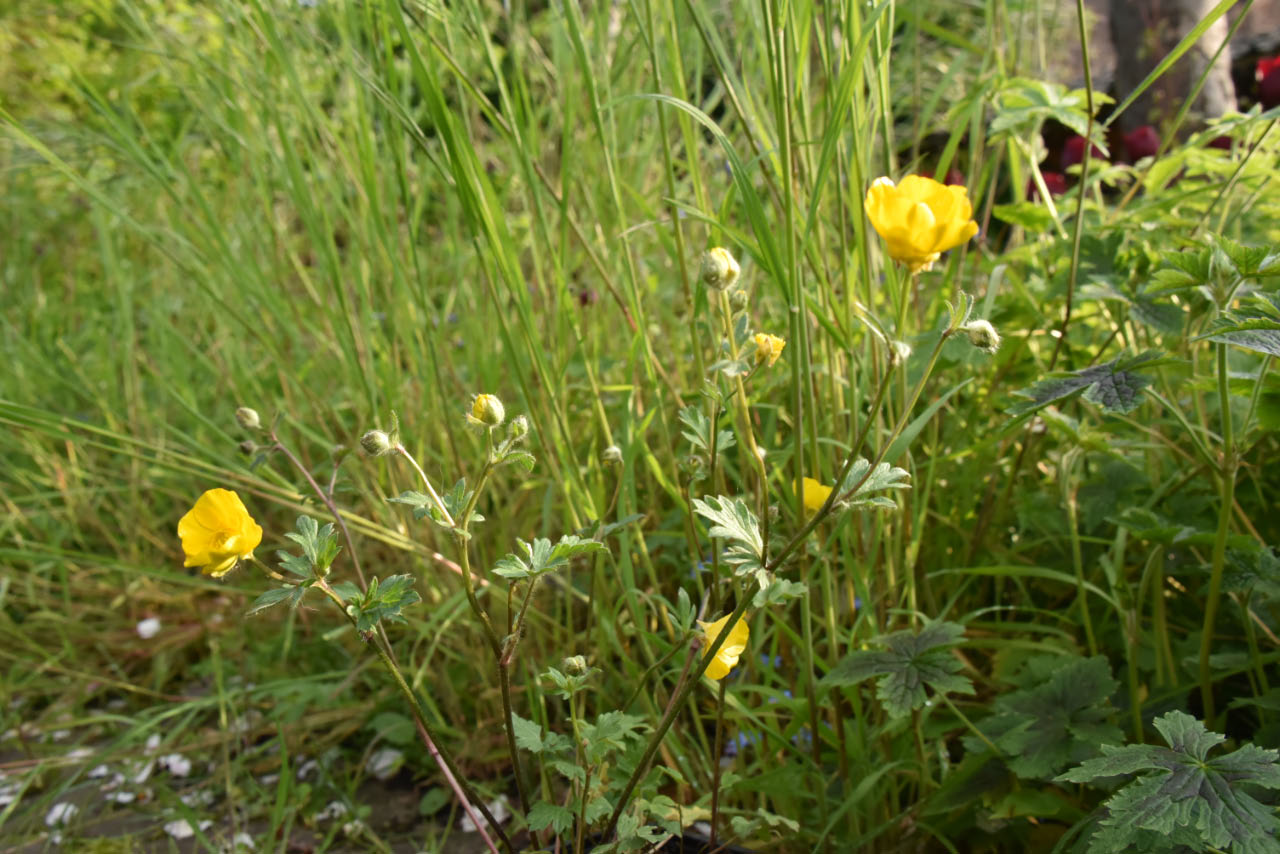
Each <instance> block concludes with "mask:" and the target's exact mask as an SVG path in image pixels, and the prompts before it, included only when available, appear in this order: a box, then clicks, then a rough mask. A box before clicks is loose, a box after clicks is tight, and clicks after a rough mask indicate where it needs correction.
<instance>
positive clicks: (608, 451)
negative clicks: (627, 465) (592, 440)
mask: <svg viewBox="0 0 1280 854" xmlns="http://www.w3.org/2000/svg"><path fill="white" fill-rule="evenodd" d="M600 462H602V463H620V462H622V449H621V448H619V447H618V446H617V445H610V446H609V447H607V448H605V449H604V450H603V451H601V452H600Z"/></svg>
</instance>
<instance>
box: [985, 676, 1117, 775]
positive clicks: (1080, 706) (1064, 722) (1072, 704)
mask: <svg viewBox="0 0 1280 854" xmlns="http://www.w3.org/2000/svg"><path fill="white" fill-rule="evenodd" d="M1023 674H1024V675H1023V677H1022V678H1023V682H1024V687H1023V688H1021V689H1020V690H1016V691H1012V692H1010V693H1008V694H1004V695H1001V696H1000V697H998V698H997V699H996V701H995V704H994V712H995V713H994V714H993V715H992V716H991V717H989V718H987V719H985V720H984V721H982V722H981V723H980V724H979V725H978V726H979V729H981V730H982V732H983V733H984V734H985V735H986V736H987V738H988V739H989V740H990V741H991V742H993V743H994V744H995V745H996V746H997V747H998V748H1000V750H1001V751H1002V752H1003V753H1004V754H1005V755H1006V756H1007V757H1008V759H1007V764H1008V766H1009V768H1010V769H1011V770H1012V771H1013V772H1014V773H1015V774H1017V775H1018V776H1020V777H1025V778H1032V779H1045V778H1048V777H1051V776H1053V775H1054V774H1057V773H1058V772H1060V771H1061V770H1062V769H1063V768H1065V767H1066V766H1068V765H1072V764H1077V763H1079V762H1082V761H1084V760H1086V759H1088V758H1090V757H1092V756H1096V755H1097V753H1098V750H1099V748H1100V746H1101V745H1103V744H1117V743H1119V742H1120V741H1121V739H1122V737H1123V734H1122V733H1121V731H1120V728H1119V727H1117V726H1116V725H1115V724H1113V723H1112V722H1111V720H1110V718H1111V716H1112V715H1113V710H1112V709H1111V707H1110V704H1109V702H1108V700H1109V698H1110V697H1111V695H1112V694H1114V693H1115V691H1116V689H1117V688H1118V687H1119V683H1117V682H1116V681H1115V679H1113V678H1112V676H1111V666H1110V665H1109V664H1108V663H1107V660H1106V658H1104V657H1102V656H1097V657H1094V658H1075V657H1073V658H1065V659H1064V657H1062V656H1040V657H1039V658H1035V659H1032V660H1030V661H1029V662H1027V664H1026V665H1025V666H1024V668H1023ZM965 746H966V747H967V748H968V749H969V750H972V751H981V750H982V749H983V747H984V746H985V745H984V744H983V743H982V741H981V740H980V739H978V738H976V737H972V736H970V737H967V738H966V739H965Z"/></svg>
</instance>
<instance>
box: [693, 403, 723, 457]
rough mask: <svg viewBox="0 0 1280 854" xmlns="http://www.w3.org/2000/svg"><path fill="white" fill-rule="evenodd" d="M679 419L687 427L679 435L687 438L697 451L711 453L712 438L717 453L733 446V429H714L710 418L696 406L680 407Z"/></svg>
mask: <svg viewBox="0 0 1280 854" xmlns="http://www.w3.org/2000/svg"><path fill="white" fill-rule="evenodd" d="M680 421H681V423H682V424H684V425H685V426H686V427H688V428H689V429H688V430H683V431H681V433H680V435H681V436H684V437H685V438H686V439H688V440H689V444H691V445H693V447H694V448H696V449H697V450H699V451H704V452H706V453H708V454H709V453H711V446H712V441H713V440H714V443H715V447H716V452H717V453H719V452H720V451H724V450H726V449H727V448H732V447H733V444H734V438H733V431H731V430H716V429H715V426H714V425H713V424H712V423H711V419H710V418H708V417H707V416H706V415H705V414H704V413H703V412H702V410H701V409H699V408H698V407H696V406H686V407H685V408H684V409H681V410H680Z"/></svg>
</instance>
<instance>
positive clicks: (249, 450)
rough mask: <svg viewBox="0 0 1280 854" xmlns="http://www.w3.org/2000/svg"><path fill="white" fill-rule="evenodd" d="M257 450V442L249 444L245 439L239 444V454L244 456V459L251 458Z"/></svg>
mask: <svg viewBox="0 0 1280 854" xmlns="http://www.w3.org/2000/svg"><path fill="white" fill-rule="evenodd" d="M257 450H258V443H257V442H250V441H249V440H248V439H245V440H244V441H243V442H241V443H240V453H242V454H244V455H245V456H246V457H252V456H253V454H254V452H255V451H257Z"/></svg>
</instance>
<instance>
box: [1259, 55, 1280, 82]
mask: <svg viewBox="0 0 1280 854" xmlns="http://www.w3.org/2000/svg"><path fill="white" fill-rule="evenodd" d="M1273 71H1280V56H1273V57H1270V58H1268V59H1259V60H1258V69H1257V72H1256V78H1257V79H1258V80H1261V79H1262V78H1263V77H1266V76H1267V75H1268V74H1270V73H1271V72H1273Z"/></svg>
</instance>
